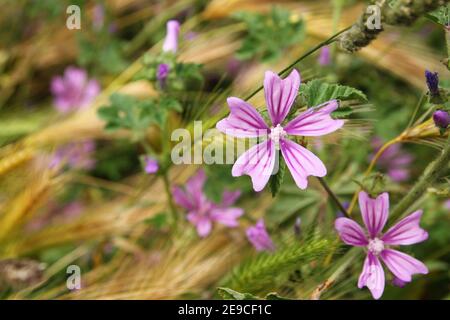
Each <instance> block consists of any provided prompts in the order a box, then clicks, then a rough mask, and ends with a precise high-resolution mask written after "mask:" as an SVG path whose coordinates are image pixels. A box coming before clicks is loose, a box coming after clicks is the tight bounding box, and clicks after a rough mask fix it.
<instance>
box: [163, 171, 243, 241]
mask: <svg viewBox="0 0 450 320" xmlns="http://www.w3.org/2000/svg"><path fill="white" fill-rule="evenodd" d="M205 181H206V175H205V172H204V171H203V170H199V171H198V172H197V174H196V175H195V176H193V177H192V178H190V179H189V180H188V181H187V182H186V188H185V190H183V189H181V188H180V187H175V188H173V190H172V194H173V198H174V200H175V202H176V203H177V204H178V205H179V206H181V207H183V208H184V209H186V210H187V211H188V215H187V219H188V221H189V222H190V223H192V224H193V225H194V226H195V227H196V228H197V233H198V235H199V236H200V237H206V236H207V235H209V233H210V232H211V230H212V226H213V222H217V223H220V224H222V225H225V226H227V227H237V226H238V222H237V219H238V218H239V217H240V216H241V215H243V214H244V210H243V209H241V208H236V207H230V206H232V205H233V204H234V203H235V202H236V200H237V199H238V198H239V196H240V192H239V191H225V192H224V193H223V195H222V202H221V203H219V204H216V203H214V202H212V201H211V200H209V199H208V198H207V197H206V195H205V193H204V192H203V187H204V184H205Z"/></svg>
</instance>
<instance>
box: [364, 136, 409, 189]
mask: <svg viewBox="0 0 450 320" xmlns="http://www.w3.org/2000/svg"><path fill="white" fill-rule="evenodd" d="M371 144H372V147H373V148H374V154H372V155H371V156H370V159H372V158H373V157H374V156H375V153H376V152H378V150H379V149H380V148H381V147H382V145H383V142H382V141H381V139H380V138H378V137H375V138H373V139H372V143H371ZM413 160H414V158H413V156H412V155H411V154H409V153H407V152H406V151H404V150H402V148H401V146H400V145H399V144H394V145H391V146H390V147H388V148H387V149H386V150H385V151H384V152H383V154H382V155H381V156H380V158H379V159H378V162H377V164H378V166H379V167H380V169H381V170H385V171H387V175H388V176H389V177H390V178H391V179H392V180H393V181H395V182H402V181H405V180H408V179H409V174H410V172H409V168H408V167H409V165H410V164H411V163H412V161H413Z"/></svg>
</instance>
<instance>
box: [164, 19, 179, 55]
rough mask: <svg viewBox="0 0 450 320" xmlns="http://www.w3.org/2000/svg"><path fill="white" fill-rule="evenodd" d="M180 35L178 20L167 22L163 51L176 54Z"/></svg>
mask: <svg viewBox="0 0 450 320" xmlns="http://www.w3.org/2000/svg"><path fill="white" fill-rule="evenodd" d="M179 33H180V23H179V22H178V21H176V20H170V21H169V22H167V34H166V39H165V40H164V44H163V51H165V52H169V51H171V52H173V53H176V52H177V49H178V34H179Z"/></svg>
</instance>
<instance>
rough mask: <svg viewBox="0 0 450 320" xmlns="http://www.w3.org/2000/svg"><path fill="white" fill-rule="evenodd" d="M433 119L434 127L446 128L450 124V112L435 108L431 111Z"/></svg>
mask: <svg viewBox="0 0 450 320" xmlns="http://www.w3.org/2000/svg"><path fill="white" fill-rule="evenodd" d="M433 121H434V124H435V125H436V127H438V128H440V129H447V127H448V125H449V124H450V114H448V112H447V111H445V110H436V111H435V112H434V113H433Z"/></svg>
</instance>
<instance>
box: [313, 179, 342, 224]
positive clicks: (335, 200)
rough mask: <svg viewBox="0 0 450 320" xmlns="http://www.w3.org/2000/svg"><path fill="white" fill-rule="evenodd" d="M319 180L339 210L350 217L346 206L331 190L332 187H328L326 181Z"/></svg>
mask: <svg viewBox="0 0 450 320" xmlns="http://www.w3.org/2000/svg"><path fill="white" fill-rule="evenodd" d="M317 180H319V182H320V184H321V185H322V187H323V188H324V189H325V191H326V192H327V193H328V195H329V196H330V198H331V199H332V200H333V201H334V203H335V204H336V206H337V207H338V208H339V210H340V211H341V212H342V213H343V214H344V215H345V216H346V217H349V215H348V213H347V210H345V208H344V206H343V205H342V204H341V202H340V201H339V199H338V198H337V196H336V195H335V194H334V192H333V191H332V190H331V189H330V187H329V186H328V184H327V183H326V182H325V180H323V178H320V177H317Z"/></svg>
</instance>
